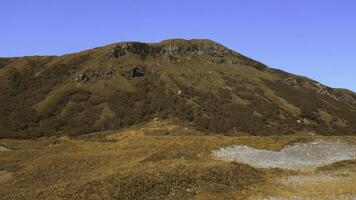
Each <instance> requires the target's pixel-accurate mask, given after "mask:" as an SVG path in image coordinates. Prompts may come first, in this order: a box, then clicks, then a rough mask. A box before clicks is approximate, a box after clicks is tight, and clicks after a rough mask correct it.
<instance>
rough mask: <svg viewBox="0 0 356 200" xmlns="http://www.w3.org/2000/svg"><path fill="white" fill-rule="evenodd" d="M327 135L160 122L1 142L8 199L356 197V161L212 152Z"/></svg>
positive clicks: (1, 194)
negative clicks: (246, 160) (306, 166)
mask: <svg viewBox="0 0 356 200" xmlns="http://www.w3.org/2000/svg"><path fill="white" fill-rule="evenodd" d="M320 138H325V136H317V135H311V134H296V135H289V136H275V137H274V136H270V137H254V136H248V135H246V136H239V137H236V136H234V137H231V136H223V135H216V134H214V133H211V134H206V133H202V132H199V131H197V130H195V129H193V128H191V127H184V126H181V125H176V124H171V123H161V122H152V123H149V124H146V125H144V126H137V127H135V128H128V129H125V130H121V131H108V132H101V133H93V134H91V135H87V136H83V137H79V138H69V137H51V138H48V137H47V138H39V139H36V140H11V139H4V140H0V145H2V146H6V147H7V148H8V149H11V150H10V151H1V152H0V185H1V187H0V199H289V198H290V199H293V198H301V199H307V198H314V199H318V198H319V199H326V198H331V199H332V197H335V198H340V197H341V198H342V197H353V198H355V197H356V189H355V188H356V181H355V180H356V160H350V161H341V162H338V163H334V164H331V165H328V166H323V167H320V168H318V169H316V170H313V171H310V172H301V171H292V170H281V169H262V168H261V169H257V168H253V167H251V166H249V165H246V164H242V163H237V162H230V161H222V160H219V159H216V158H215V157H214V156H213V155H212V152H213V151H214V150H216V149H219V148H223V147H227V146H231V145H239V144H243V145H248V146H250V147H253V148H258V149H268V150H280V149H281V148H283V147H285V146H286V145H288V144H293V143H300V142H307V141H312V140H315V139H320ZM327 139H331V140H332V139H343V140H347V141H356V137H343V138H341V137H327ZM335 198H334V199H335ZM346 199H347V198H346ZM349 199H351V198H349Z"/></svg>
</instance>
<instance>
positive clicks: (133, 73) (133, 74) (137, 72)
mask: <svg viewBox="0 0 356 200" xmlns="http://www.w3.org/2000/svg"><path fill="white" fill-rule="evenodd" d="M143 75H144V73H143V72H142V71H141V69H139V68H138V67H135V68H134V69H133V70H131V73H130V78H135V77H140V76H143Z"/></svg>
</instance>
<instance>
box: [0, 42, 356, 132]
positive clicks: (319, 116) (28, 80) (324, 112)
mask: <svg viewBox="0 0 356 200" xmlns="http://www.w3.org/2000/svg"><path fill="white" fill-rule="evenodd" d="M0 102H1V106H0V138H8V137H12V138H26V137H27V138H28V137H37V136H43V135H58V134H70V135H80V134H85V133H90V132H95V131H102V130H110V129H119V128H123V127H127V126H132V125H135V124H137V123H140V122H145V121H150V120H152V119H154V118H160V119H175V120H177V121H180V122H181V123H185V124H187V125H190V126H194V127H196V128H198V129H200V130H203V131H204V130H206V131H209V132H217V133H225V134H239V133H248V134H253V135H280V134H290V133H294V132H298V131H314V132H317V133H319V134H323V135H344V134H355V133H356V94H355V93H353V92H351V91H347V90H342V89H332V88H329V87H326V86H324V85H322V84H320V83H318V82H316V81H313V80H310V79H308V78H305V77H301V76H296V75H293V74H289V73H286V72H283V71H280V70H277V69H272V68H269V67H267V66H265V65H263V64H262V63H260V62H257V61H255V60H252V59H249V58H247V57H245V56H243V55H241V54H239V53H236V52H234V51H232V50H230V49H227V48H225V47H224V46H222V45H220V44H217V43H215V42H213V41H210V40H167V41H163V42H161V43H157V44H146V43H138V42H123V43H117V44H112V45H108V46H104V47H99V48H95V49H91V50H87V51H83V52H79V53H74V54H68V55H64V56H32V57H21V58H20V57H19V58H0Z"/></svg>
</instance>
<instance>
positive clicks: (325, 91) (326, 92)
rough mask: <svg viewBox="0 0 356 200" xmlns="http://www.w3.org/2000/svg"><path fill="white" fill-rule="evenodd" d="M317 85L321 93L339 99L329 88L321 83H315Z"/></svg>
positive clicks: (318, 91)
mask: <svg viewBox="0 0 356 200" xmlns="http://www.w3.org/2000/svg"><path fill="white" fill-rule="evenodd" d="M315 86H316V92H317V93H318V94H321V95H326V96H329V97H331V98H333V99H335V100H339V99H338V98H337V97H336V96H335V95H334V94H331V93H330V92H329V90H328V88H327V87H326V86H324V85H322V84H321V83H315Z"/></svg>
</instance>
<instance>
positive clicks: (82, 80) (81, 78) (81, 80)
mask: <svg viewBox="0 0 356 200" xmlns="http://www.w3.org/2000/svg"><path fill="white" fill-rule="evenodd" d="M75 81H76V82H78V83H85V82H88V81H89V77H88V76H87V75H85V74H79V75H78V76H77V77H76V78H75Z"/></svg>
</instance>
